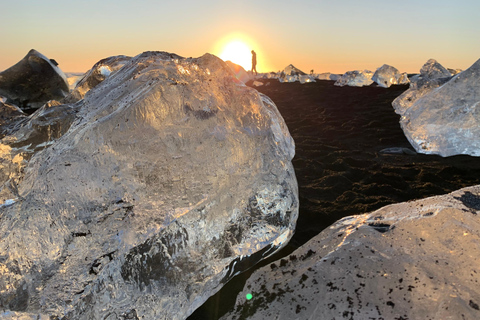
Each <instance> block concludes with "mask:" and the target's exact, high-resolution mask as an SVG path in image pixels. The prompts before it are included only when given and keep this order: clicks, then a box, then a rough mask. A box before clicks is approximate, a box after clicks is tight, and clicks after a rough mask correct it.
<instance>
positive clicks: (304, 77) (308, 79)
mask: <svg viewBox="0 0 480 320" xmlns="http://www.w3.org/2000/svg"><path fill="white" fill-rule="evenodd" d="M298 81H300V83H309V82H315V77H314V76H313V75H307V74H305V75H299V76H298Z"/></svg>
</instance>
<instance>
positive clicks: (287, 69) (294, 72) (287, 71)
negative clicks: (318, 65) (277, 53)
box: [283, 64, 306, 76]
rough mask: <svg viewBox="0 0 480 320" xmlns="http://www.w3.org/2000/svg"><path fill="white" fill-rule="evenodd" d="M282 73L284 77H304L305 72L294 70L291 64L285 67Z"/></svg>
mask: <svg viewBox="0 0 480 320" xmlns="http://www.w3.org/2000/svg"><path fill="white" fill-rule="evenodd" d="M283 72H284V73H285V75H287V76H299V75H306V73H305V72H303V71H302V70H300V69H298V68H296V67H295V66H294V65H293V64H289V65H288V66H286V67H285V69H284V70H283Z"/></svg>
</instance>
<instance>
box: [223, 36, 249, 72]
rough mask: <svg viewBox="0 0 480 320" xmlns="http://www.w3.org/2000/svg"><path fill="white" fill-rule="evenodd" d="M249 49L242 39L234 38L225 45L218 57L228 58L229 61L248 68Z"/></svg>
mask: <svg viewBox="0 0 480 320" xmlns="http://www.w3.org/2000/svg"><path fill="white" fill-rule="evenodd" d="M251 51H252V50H251V49H250V48H249V47H248V46H247V45H246V44H245V43H244V42H242V41H240V40H234V41H231V42H229V43H227V44H226V45H225V47H224V48H223V51H222V53H220V59H222V60H223V61H228V60H230V61H231V62H233V63H235V64H238V65H241V66H242V67H243V68H244V69H245V70H250V69H251V67H252V54H251Z"/></svg>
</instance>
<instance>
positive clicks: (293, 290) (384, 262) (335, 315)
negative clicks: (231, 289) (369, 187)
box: [222, 186, 480, 320]
mask: <svg viewBox="0 0 480 320" xmlns="http://www.w3.org/2000/svg"><path fill="white" fill-rule="evenodd" d="M479 243H480V186H476V187H470V188H465V189H462V190H458V191H455V192H453V193H451V194H448V195H444V196H437V197H432V198H427V199H423V200H418V201H414V202H406V203H401V204H395V205H390V206H386V207H384V208H381V209H379V210H377V211H375V212H373V213H370V214H364V215H358V216H351V217H346V218H344V219H342V220H339V221H338V222H336V223H335V224H333V225H332V226H331V227H329V228H328V229H325V230H324V231H323V232H321V233H320V234H319V235H318V236H316V237H315V238H313V239H312V240H310V241H309V242H308V243H306V244H305V245H303V246H302V247H301V248H299V249H298V250H296V251H295V252H293V253H292V254H291V255H290V256H289V257H285V258H283V259H281V260H279V261H276V262H274V263H272V264H270V265H268V266H265V267H263V268H261V269H259V270H257V271H255V272H254V273H253V274H252V276H251V277H250V278H249V279H248V280H247V282H246V284H245V287H244V289H243V291H242V292H241V293H240V294H239V295H238V297H237V301H236V306H235V310H234V311H233V312H231V313H229V314H227V315H226V316H225V317H223V318H222V319H223V320H225V319H242V320H243V319H262V320H263V319H277V320H290V319H373V320H375V319H376V320H380V319H452V320H453V319H454V320H456V319H458V320H460V319H478V317H479V315H480V309H479V306H480V291H479V290H478V283H479V281H480V272H479V270H478V266H479V263H480V247H479V245H478V244H479ZM247 293H251V294H252V299H251V300H246V298H245V295H246V294H247Z"/></svg>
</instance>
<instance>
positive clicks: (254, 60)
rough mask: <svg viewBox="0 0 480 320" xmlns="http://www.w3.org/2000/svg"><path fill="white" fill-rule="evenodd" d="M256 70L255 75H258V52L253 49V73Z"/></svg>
mask: <svg viewBox="0 0 480 320" xmlns="http://www.w3.org/2000/svg"><path fill="white" fill-rule="evenodd" d="M253 71H255V75H257V74H258V73H257V54H256V53H255V51H253V50H252V74H253Z"/></svg>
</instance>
